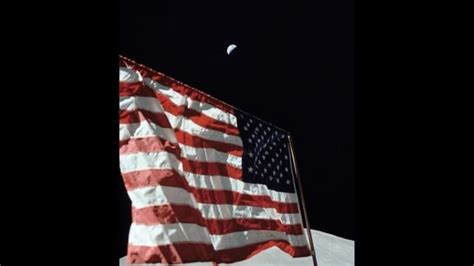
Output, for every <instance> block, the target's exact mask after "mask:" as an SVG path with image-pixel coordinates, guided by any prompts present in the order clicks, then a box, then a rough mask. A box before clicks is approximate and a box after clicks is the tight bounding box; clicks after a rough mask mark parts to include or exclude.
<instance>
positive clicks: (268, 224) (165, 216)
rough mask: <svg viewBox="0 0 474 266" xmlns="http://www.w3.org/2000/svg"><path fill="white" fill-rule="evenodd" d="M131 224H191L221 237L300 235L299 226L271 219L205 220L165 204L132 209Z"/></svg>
mask: <svg viewBox="0 0 474 266" xmlns="http://www.w3.org/2000/svg"><path fill="white" fill-rule="evenodd" d="M132 217H133V222H134V223H136V224H145V225H155V224H172V223H192V224H198V225H200V226H203V227H206V228H207V229H208V231H209V233H210V234H213V235H222V234H228V233H233V232H239V231H246V230H252V229H254V230H274V231H279V232H283V233H286V234H289V235H301V234H303V229H302V227H301V224H283V223H281V221H279V220H271V219H256V218H252V219H250V218H245V219H205V218H204V217H202V214H201V212H200V211H199V210H198V209H195V208H193V207H191V206H187V205H176V204H171V205H169V204H167V205H159V206H151V207H145V208H140V209H136V208H132Z"/></svg>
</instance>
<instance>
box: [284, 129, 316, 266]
mask: <svg viewBox="0 0 474 266" xmlns="http://www.w3.org/2000/svg"><path fill="white" fill-rule="evenodd" d="M288 142H289V144H290V145H289V146H290V153H291V160H292V162H293V164H292V166H293V169H294V172H295V177H296V179H297V180H298V182H297V183H298V194H299V195H300V198H301V204H302V206H303V216H304V220H305V223H306V230H307V232H308V238H309V244H310V246H311V257H312V258H313V264H314V266H318V262H317V260H316V251H315V249H314V244H313V235H312V234H311V226H310V225H309V219H308V212H307V210H306V204H305V201H304V196H303V185H302V184H301V179H300V174H299V171H298V165H297V164H296V155H295V151H294V147H293V140H292V139H291V136H290V135H288Z"/></svg>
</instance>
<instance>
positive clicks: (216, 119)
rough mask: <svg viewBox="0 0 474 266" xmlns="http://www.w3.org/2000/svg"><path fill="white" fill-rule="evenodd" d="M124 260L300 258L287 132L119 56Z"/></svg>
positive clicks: (304, 249)
mask: <svg viewBox="0 0 474 266" xmlns="http://www.w3.org/2000/svg"><path fill="white" fill-rule="evenodd" d="M119 63H120V65H119V73H120V82H119V85H120V168H121V173H122V177H123V180H124V183H125V186H126V188H127V192H128V195H129V197H130V199H131V202H132V224H131V227H130V232H129V243H128V252H127V256H128V261H129V263H164V264H168V263H185V262H198V261H214V262H223V263H230V262H236V261H240V260H244V259H246V258H249V257H251V256H253V255H255V254H257V253H258V252H260V251H263V250H265V249H267V248H270V247H273V246H276V247H278V248H280V249H281V250H282V251H284V252H286V253H288V254H290V255H291V256H293V257H302V256H310V251H309V248H308V244H307V240H306V236H305V235H304V233H303V227H302V219H301V214H300V212H299V207H298V197H297V194H296V192H295V185H294V181H293V180H294V179H293V174H292V169H291V163H290V153H289V149H288V133H287V132H286V131H284V130H281V129H279V128H277V127H275V126H272V125H271V124H269V123H267V122H265V121H262V120H260V119H258V118H256V117H254V116H252V115H250V114H247V113H245V112H243V111H240V110H237V109H236V108H234V107H232V106H229V105H228V104H226V103H224V102H222V101H220V100H217V99H215V98H213V97H212V96H209V95H207V94H205V93H203V92H201V91H199V90H197V89H195V88H192V87H190V86H188V85H186V84H183V83H181V82H179V81H176V80H174V79H172V78H170V77H168V76H166V75H164V74H162V73H160V72H157V71H154V70H152V69H150V68H147V67H145V66H143V65H140V64H138V63H136V62H134V61H132V60H130V59H128V58H125V57H123V56H119Z"/></svg>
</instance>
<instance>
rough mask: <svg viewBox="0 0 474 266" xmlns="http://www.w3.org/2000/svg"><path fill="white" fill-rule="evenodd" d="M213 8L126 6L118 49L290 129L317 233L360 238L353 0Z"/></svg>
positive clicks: (124, 227) (126, 213)
mask: <svg viewBox="0 0 474 266" xmlns="http://www.w3.org/2000/svg"><path fill="white" fill-rule="evenodd" d="M212 2H214V1H211V2H208V1H181V0H174V1H169V3H167V2H166V1H131V0H121V1H120V43H119V51H120V53H121V54H122V55H124V56H127V57H129V58H131V59H133V60H136V61H137V62H139V63H142V64H145V65H147V66H149V67H151V68H153V69H156V70H158V71H160V72H163V73H165V74H167V75H169V76H171V77H174V78H176V79H178V80H180V81H182V82H184V83H187V84H189V85H191V86H194V87H196V88H198V89H200V90H203V91H205V92H207V93H209V94H211V95H213V96H215V97H217V98H219V99H221V100H224V101H226V102H228V103H230V104H232V105H234V106H236V107H238V108H240V109H243V110H245V111H247V112H250V113H252V114H254V115H256V116H258V117H260V118H262V119H264V120H267V121H269V122H271V123H273V124H275V125H277V126H279V127H281V128H284V129H286V130H288V131H289V132H291V133H292V136H293V139H294V142H295V146H296V156H297V159H298V164H299V167H300V173H301V177H302V179H303V186H304V193H305V196H306V198H307V199H306V202H307V206H308V208H309V218H310V222H311V226H312V228H313V229H317V230H321V231H325V232H328V233H332V234H335V235H338V236H341V237H345V238H349V239H354V237H355V231H354V192H353V189H354V188H353V186H354V180H353V178H354V166H353V163H354V158H353V150H354V147H353V135H354V37H353V36H354V32H353V28H354V25H353V24H354V23H353V2H352V0H320V1H313V3H312V4H311V5H310V4H309V1H307V2H301V1H300V3H296V2H295V1H291V4H290V2H289V1H288V2H287V3H284V2H283V1H253V2H251V3H245V2H238V1H220V2H217V1H216V2H215V3H212ZM231 43H235V44H236V45H237V46H238V47H237V49H236V50H234V52H233V53H232V54H231V55H230V56H228V55H227V54H226V52H225V50H226V48H227V46H228V45H229V44H231ZM119 181H120V182H122V181H121V179H119ZM122 188H123V186H122ZM120 194H121V195H120V199H121V204H122V205H123V208H122V211H121V213H120V219H121V224H120V230H121V237H120V239H121V241H123V243H124V245H123V246H124V247H125V243H126V239H127V234H128V226H129V223H130V210H129V209H128V208H129V207H128V204H129V203H128V198H127V195H126V194H125V190H124V189H123V190H122V191H120ZM123 254H125V251H124V252H123Z"/></svg>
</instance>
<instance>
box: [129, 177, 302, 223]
mask: <svg viewBox="0 0 474 266" xmlns="http://www.w3.org/2000/svg"><path fill="white" fill-rule="evenodd" d="M128 195H129V196H130V199H131V200H132V205H133V206H134V207H135V208H137V209H140V208H145V207H152V206H157V205H165V204H179V205H188V206H191V207H194V208H196V209H198V210H199V211H200V212H201V214H202V217H204V218H206V219H252V218H254V219H270V220H277V221H281V222H282V223H283V224H299V223H301V219H300V215H299V214H298V213H279V212H278V211H277V210H276V209H275V208H262V207H255V206H247V205H232V204H208V203H198V202H197V201H196V198H195V197H194V195H193V194H192V193H189V192H188V191H186V190H185V189H182V188H177V187H168V186H156V187H144V188H137V189H133V190H130V191H128Z"/></svg>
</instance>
